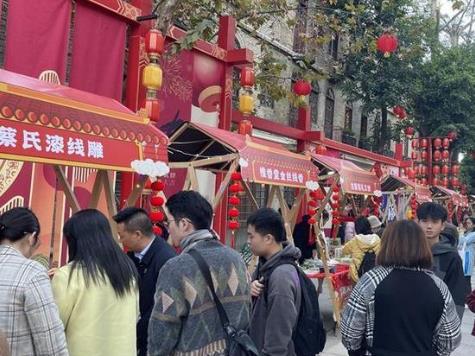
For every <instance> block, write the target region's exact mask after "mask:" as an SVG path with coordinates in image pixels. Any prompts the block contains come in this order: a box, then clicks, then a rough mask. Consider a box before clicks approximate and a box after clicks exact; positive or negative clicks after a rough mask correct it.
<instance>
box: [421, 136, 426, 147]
mask: <svg viewBox="0 0 475 356" xmlns="http://www.w3.org/2000/svg"><path fill="white" fill-rule="evenodd" d="M420 141H421V142H420V145H421V147H423V148H427V139H426V138H421V140H420Z"/></svg>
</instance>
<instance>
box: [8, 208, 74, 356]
mask: <svg viewBox="0 0 475 356" xmlns="http://www.w3.org/2000/svg"><path fill="white" fill-rule="evenodd" d="M39 235H40V223H39V221H38V218H37V217H36V216H35V214H33V212H32V211H31V210H29V209H27V208H14V209H11V210H8V211H6V212H5V213H4V214H2V215H1V216H0V330H1V331H2V333H3V334H4V335H5V337H6V340H7V344H8V345H7V346H8V348H9V349H10V352H11V354H12V355H14V356H35V355H51V356H65V355H68V350H67V347H66V338H65V336H64V329H63V324H62V323H61V320H60V318H59V314H58V308H57V306H56V304H55V303H54V298H53V293H52V291H51V284H50V280H49V278H48V274H47V271H46V268H45V267H43V266H42V265H41V264H39V263H38V262H36V261H32V260H30V259H29V258H30V257H31V255H32V254H33V252H34V251H35V250H36V248H37V247H38V245H39ZM3 348H5V345H3V343H2V342H1V340H0V354H1V355H3V353H2V349H3Z"/></svg>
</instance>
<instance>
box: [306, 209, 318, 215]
mask: <svg viewBox="0 0 475 356" xmlns="http://www.w3.org/2000/svg"><path fill="white" fill-rule="evenodd" d="M316 213H317V210H316V209H308V211H307V214H308V215H310V216H312V215H315V214H316Z"/></svg>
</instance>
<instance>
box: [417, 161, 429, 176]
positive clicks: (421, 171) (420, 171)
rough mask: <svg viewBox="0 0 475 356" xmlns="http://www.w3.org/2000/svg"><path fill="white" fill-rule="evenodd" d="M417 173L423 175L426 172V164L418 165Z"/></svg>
mask: <svg viewBox="0 0 475 356" xmlns="http://www.w3.org/2000/svg"><path fill="white" fill-rule="evenodd" d="M419 174H420V175H423V176H425V175H426V174H427V166H425V165H423V164H421V165H420V166H419Z"/></svg>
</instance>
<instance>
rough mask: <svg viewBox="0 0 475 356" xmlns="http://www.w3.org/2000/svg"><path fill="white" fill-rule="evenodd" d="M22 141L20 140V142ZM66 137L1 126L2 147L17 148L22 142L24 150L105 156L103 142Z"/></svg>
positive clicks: (83, 155)
mask: <svg viewBox="0 0 475 356" xmlns="http://www.w3.org/2000/svg"><path fill="white" fill-rule="evenodd" d="M19 141H20V142H19ZM65 141H66V138H65V137H64V136H60V135H49V134H45V135H43V136H42V135H41V134H40V132H37V131H29V130H26V129H23V130H21V131H17V129H15V128H11V127H5V126H0V147H2V146H3V147H12V148H16V147H17V144H20V143H21V147H22V148H23V149H24V150H33V151H38V152H41V151H46V152H51V153H57V154H64V153H66V154H68V155H70V156H74V155H76V156H81V157H86V155H87V157H91V158H96V159H100V158H104V147H103V145H102V143H101V142H97V141H90V140H83V139H82V138H73V137H67V141H66V144H65Z"/></svg>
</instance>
